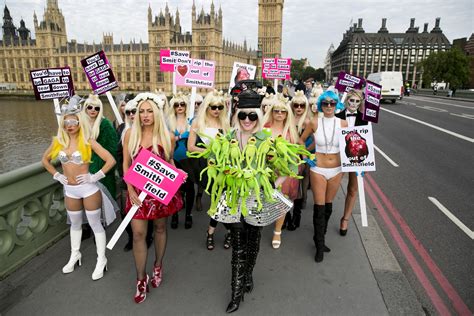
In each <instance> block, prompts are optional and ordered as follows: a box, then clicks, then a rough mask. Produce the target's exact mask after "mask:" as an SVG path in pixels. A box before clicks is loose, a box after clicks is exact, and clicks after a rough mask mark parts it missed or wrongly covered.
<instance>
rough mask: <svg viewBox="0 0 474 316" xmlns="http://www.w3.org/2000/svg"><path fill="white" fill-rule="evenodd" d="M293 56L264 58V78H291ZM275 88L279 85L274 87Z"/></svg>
mask: <svg viewBox="0 0 474 316" xmlns="http://www.w3.org/2000/svg"><path fill="white" fill-rule="evenodd" d="M290 71H291V58H263V59H262V77H263V79H285V80H287V79H290ZM274 88H275V89H276V88H277V87H274Z"/></svg>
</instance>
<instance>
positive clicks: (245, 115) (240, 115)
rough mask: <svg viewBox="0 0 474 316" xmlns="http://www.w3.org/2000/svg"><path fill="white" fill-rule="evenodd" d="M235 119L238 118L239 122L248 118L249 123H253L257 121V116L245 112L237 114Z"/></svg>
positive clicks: (253, 113)
mask: <svg viewBox="0 0 474 316" xmlns="http://www.w3.org/2000/svg"><path fill="white" fill-rule="evenodd" d="M237 117H238V118H239V120H241V121H245V119H246V118H247V117H248V118H249V120H250V121H252V122H254V121H256V120H258V114H257V113H255V112H250V113H246V112H239V114H238V115H237Z"/></svg>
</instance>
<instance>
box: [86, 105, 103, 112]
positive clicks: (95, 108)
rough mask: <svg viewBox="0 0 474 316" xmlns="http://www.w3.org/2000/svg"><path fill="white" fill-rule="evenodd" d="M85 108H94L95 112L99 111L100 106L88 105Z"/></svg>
mask: <svg viewBox="0 0 474 316" xmlns="http://www.w3.org/2000/svg"><path fill="white" fill-rule="evenodd" d="M86 109H88V110H89V111H90V110H92V109H94V110H95V111H96V112H99V111H100V106H92V105H88V106H87V108H86Z"/></svg>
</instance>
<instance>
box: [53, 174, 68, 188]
mask: <svg viewBox="0 0 474 316" xmlns="http://www.w3.org/2000/svg"><path fill="white" fill-rule="evenodd" d="M53 179H54V180H56V181H58V182H59V183H61V184H63V185H67V177H66V176H65V175H63V174H62V173H59V172H56V173H55V174H54V175H53Z"/></svg>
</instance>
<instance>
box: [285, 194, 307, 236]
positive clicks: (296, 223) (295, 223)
mask: <svg viewBox="0 0 474 316" xmlns="http://www.w3.org/2000/svg"><path fill="white" fill-rule="evenodd" d="M302 206H303V199H296V200H295V204H294V207H293V218H292V221H291V222H290V223H289V224H288V227H287V229H288V230H289V231H293V230H296V229H297V228H298V227H300V222H301V208H302Z"/></svg>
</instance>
